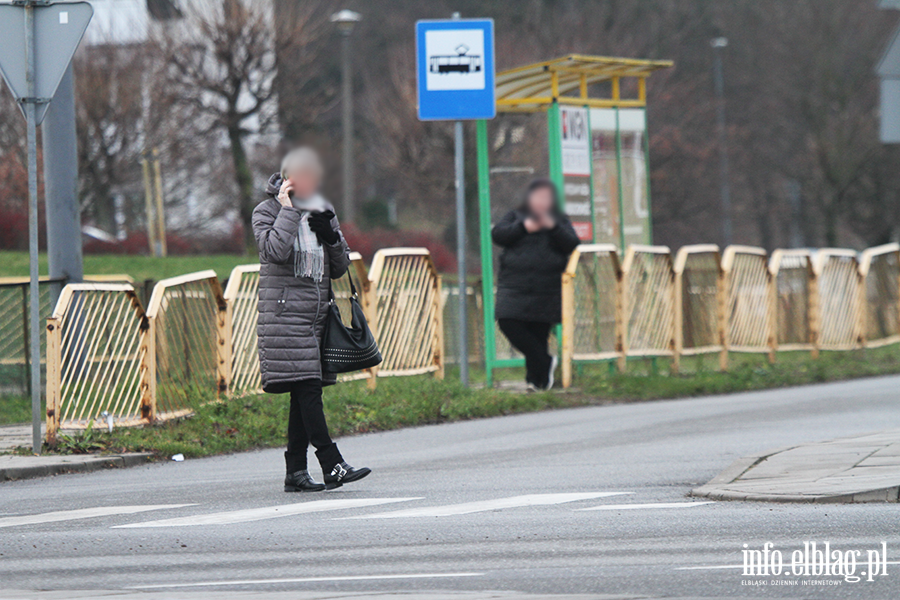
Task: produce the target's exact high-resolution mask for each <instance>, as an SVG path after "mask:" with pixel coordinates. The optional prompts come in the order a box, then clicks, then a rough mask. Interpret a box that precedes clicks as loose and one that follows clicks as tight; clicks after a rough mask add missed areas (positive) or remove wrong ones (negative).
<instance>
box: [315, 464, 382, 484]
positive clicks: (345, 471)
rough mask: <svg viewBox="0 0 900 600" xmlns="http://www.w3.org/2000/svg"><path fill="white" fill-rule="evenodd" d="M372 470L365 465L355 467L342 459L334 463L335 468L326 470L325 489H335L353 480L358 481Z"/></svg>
mask: <svg viewBox="0 0 900 600" xmlns="http://www.w3.org/2000/svg"><path fill="white" fill-rule="evenodd" d="M371 472H372V469H369V468H366V467H363V468H361V469H354V468H353V467H351V466H350V465H348V464H347V463H346V462H344V461H342V462H339V463H338V464H336V465H334V468H333V469H331V472H330V473H329V472H325V473H324V475H325V489H327V490H333V489H334V488H339V487H341V486H342V485H344V484H345V483H350V482H351V481H358V480H360V479H362V478H363V477H365V476H366V475H368V474H369V473H371Z"/></svg>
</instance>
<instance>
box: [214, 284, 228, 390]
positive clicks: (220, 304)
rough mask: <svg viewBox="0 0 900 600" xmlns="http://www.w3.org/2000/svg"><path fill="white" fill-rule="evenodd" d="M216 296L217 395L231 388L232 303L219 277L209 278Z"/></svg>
mask: <svg viewBox="0 0 900 600" xmlns="http://www.w3.org/2000/svg"><path fill="white" fill-rule="evenodd" d="M209 284H210V287H211V288H212V291H213V294H215V296H216V383H217V385H216V395H217V396H218V395H219V394H228V393H229V391H230V390H231V357H232V352H233V348H232V340H231V329H232V328H231V312H232V307H231V303H229V302H227V301H226V300H225V296H224V294H223V293H222V286H221V284H219V278H218V277H215V278H212V279H210V280H209Z"/></svg>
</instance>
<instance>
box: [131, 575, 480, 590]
mask: <svg viewBox="0 0 900 600" xmlns="http://www.w3.org/2000/svg"><path fill="white" fill-rule="evenodd" d="M482 575H484V573H411V574H408V575H347V576H344V577H296V578H290V579H243V580H235V581H202V582H200V583H159V584H156V585H134V586H131V587H127V588H125V589H126V590H150V589H162V588H186V587H207V586H222V585H260V584H265V583H317V582H323V581H326V582H332V581H379V580H385V579H439V578H448V577H480V576H482Z"/></svg>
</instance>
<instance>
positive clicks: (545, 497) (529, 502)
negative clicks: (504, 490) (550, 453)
mask: <svg viewBox="0 0 900 600" xmlns="http://www.w3.org/2000/svg"><path fill="white" fill-rule="evenodd" d="M631 493H633V492H590V493H582V494H529V495H526V496H512V497H509V498H498V499H496V500H482V501H480V502H464V503H463V504H448V505H445V506H424V507H422V508H410V509H408V510H397V511H393V512H383V513H375V514H372V515H357V516H353V517H343V518H344V519H401V518H405V517H449V516H454V515H468V514H472V513H479V512H487V511H489V510H500V509H503V508H518V507H521V506H546V505H550V504H564V503H566V502H577V501H578V500H594V499H595V498H606V497H608V496H620V495H623V494H631ZM336 520H337V519H336Z"/></svg>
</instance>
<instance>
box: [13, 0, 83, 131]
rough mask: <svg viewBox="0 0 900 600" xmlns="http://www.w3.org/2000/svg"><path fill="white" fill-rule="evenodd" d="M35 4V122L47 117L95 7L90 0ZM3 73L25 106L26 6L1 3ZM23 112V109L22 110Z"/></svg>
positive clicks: (37, 122) (37, 123) (26, 92)
mask: <svg viewBox="0 0 900 600" xmlns="http://www.w3.org/2000/svg"><path fill="white" fill-rule="evenodd" d="M33 6H34V72H35V81H34V98H33V99H32V100H34V101H36V105H35V125H39V124H40V123H41V121H43V120H44V114H45V113H46V112H47V108H48V107H49V105H50V100H51V99H52V98H53V96H54V94H56V88H58V87H59V82H60V80H62V77H63V75H64V74H65V72H66V68H67V67H68V66H69V62H71V60H72V56H73V55H74V54H75V49H76V48H77V47H78V44H79V42H81V38H82V36H83V35H84V30H85V29H87V26H88V23H89V22H90V20H91V16H92V15H93V14H94V9H93V8H92V7H91V5H90V4H88V3H87V2H60V3H57V4H35V5H33ZM0 40H2V43H0V73H2V74H3V79H5V80H6V85H8V86H9V89H10V91H12V94H13V96H14V97H15V98H16V100H18V101H20V102H19V108H23V105H22V102H21V101H22V100H26V99H28V82H27V81H26V78H25V76H26V72H27V68H28V60H27V56H26V52H25V7H24V6H21V5H13V4H0ZM23 112H24V109H23Z"/></svg>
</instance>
